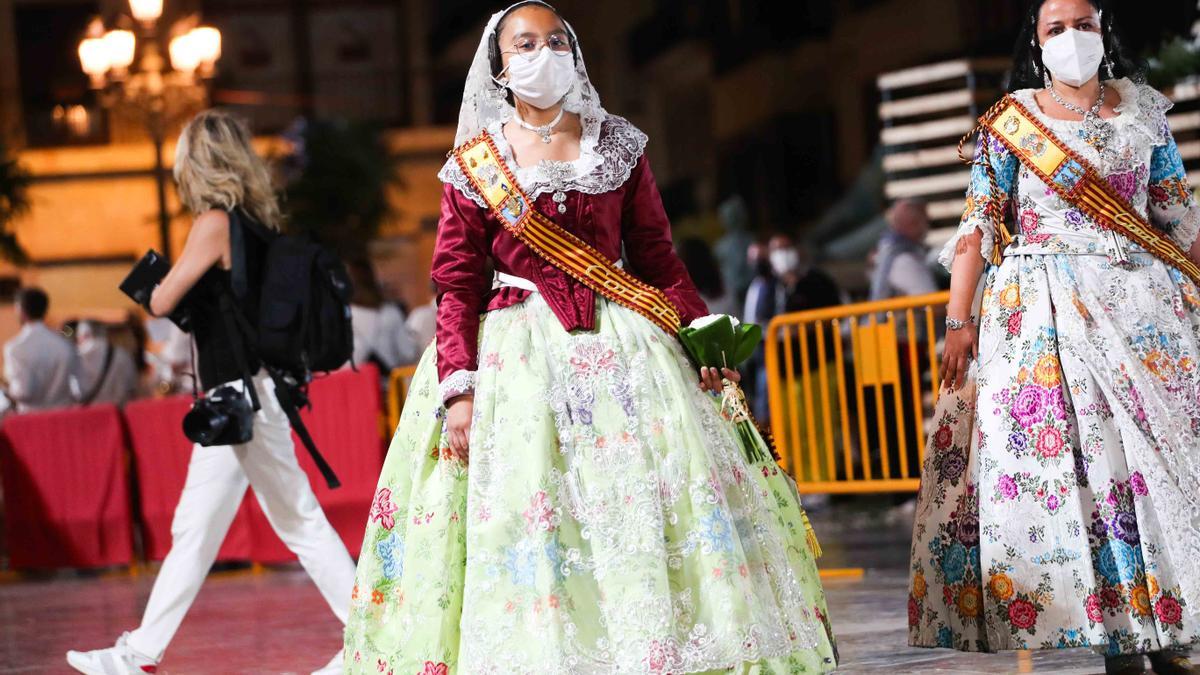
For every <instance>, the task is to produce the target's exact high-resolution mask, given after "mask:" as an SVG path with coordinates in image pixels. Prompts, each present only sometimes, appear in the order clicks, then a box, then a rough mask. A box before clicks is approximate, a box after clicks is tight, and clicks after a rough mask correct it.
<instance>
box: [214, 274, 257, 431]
mask: <svg viewBox="0 0 1200 675" xmlns="http://www.w3.org/2000/svg"><path fill="white" fill-rule="evenodd" d="M220 302H221V318H222V319H224V321H225V333H226V334H227V335H228V336H229V342H230V343H231V344H232V345H233V359H234V361H236V362H237V367H238V370H240V371H242V384H243V385H244V386H245V387H246V393H248V394H249V395H250V403H251V405H253V407H254V412H258V411H259V410H262V403H261V402H260V401H259V400H258V390H257V389H256V388H255V386H254V375H253V374H252V373H251V372H250V364H249V363H248V362H247V361H246V351H245V345H246V342H245V336H243V334H242V331H240V330H238V326H237V321H236V320H235V319H234V312H235V311H236V310H235V309H234V307H233V298H232V297H231V296H230V294H229V293H228V292H223V293H221V301H220Z"/></svg>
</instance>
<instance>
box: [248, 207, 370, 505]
mask: <svg viewBox="0 0 1200 675" xmlns="http://www.w3.org/2000/svg"><path fill="white" fill-rule="evenodd" d="M229 224H230V249H231V253H232V258H233V274H232V279H231V281H232V286H233V297H229V298H227V303H226V304H227V305H228V306H229V309H228V311H226V312H225V315H226V317H227V321H229V323H230V326H231V330H237V328H238V327H237V326H234V324H236V323H240V324H242V325H241V331H240V332H242V333H244V334H245V335H246V337H247V338H248V340H247V341H248V342H249V343H250V344H251V345H252V346H253V350H254V353H255V355H256V356H258V358H260V359H261V360H262V362H263V365H264V366H265V367H266V370H267V372H268V373H269V374H270V376H271V380H272V381H273V382H274V383H275V396H276V398H278V400H279V405H280V407H281V408H283V411H284V413H285V414H287V417H288V421H289V422H290V423H291V426H292V429H293V430H294V431H295V432H296V435H297V436H299V437H300V441H301V442H302V443H303V444H304V447H305V448H306V449H307V450H308V453H309V455H310V456H311V457H312V459H313V462H314V463H315V464H316V466H317V469H318V470H319V471H320V472H321V475H322V476H324V478H325V482H326V484H327V485H329V487H330V488H336V487H338V486H339V485H340V484H341V483H340V482H339V481H338V479H337V476H336V475H335V474H334V472H333V469H332V468H331V467H330V466H329V464H328V462H326V461H325V458H324V457H322V456H321V453H320V451H318V450H317V446H316V444H315V443H314V442H313V439H312V436H311V435H309V433H308V429H307V428H305V426H304V420H302V419H301V418H300V410H301V409H302V408H307V407H309V405H310V404H309V400H308V383H309V382H310V381H312V374H313V373H314V372H328V371H332V370H336V369H338V368H341V367H342V366H343V365H345V364H346V363H347V362H348V361H350V360H351V356H352V355H353V352H354V331H353V329H352V328H351V324H350V296H351V294H352V293H353V287H352V285H351V283H350V275H349V274H347V273H346V267H345V265H343V264H342V262H341V261H340V260H339V259H338V257H337V256H336V255H334V254H333V252H331V251H330V250H328V249H326V248H325V247H323V246H321V245H320V244H318V243H316V242H315V241H313V240H312V239H311V238H309V237H305V236H298V235H284V234H279V233H277V232H275V231H273V230H270V229H268V228H266V227H264V226H262V225H261V224H260V223H258V222H256V221H255V220H254V219H253V218H250V217H248V216H246V214H244V213H241V212H240V210H236V209H235V210H233V211H231V212H230V213H229ZM246 236H254V237H258V238H259V239H261V240H262V241H264V242H265V243H266V244H267V255H266V259H265V261H264V266H263V271H262V292H261V295H260V296H259V311H258V321H257V325H252V324H251V323H250V321H249V320H247V319H246V318H245V316H244V315H243V314H242V313H241V312H237V311H235V309H234V305H235V303H236V302H237V298H244V297H246V295H247V293H248V292H249V283H248V279H247V270H246V244H245V237H246ZM239 360H240V361H241V362H242V370H243V371H245V372H244V376H245V377H246V381H247V387H249V389H250V391H251V392H253V385H252V384H250V381H249V377H250V375H251V373H250V372H249V369H248V368H247V367H246V365H245V359H244V358H239ZM251 399H252V400H253V402H254V409H255V410H258V401H257V396H255V395H253V393H252V394H251Z"/></svg>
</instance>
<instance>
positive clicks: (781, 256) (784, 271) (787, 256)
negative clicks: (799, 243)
mask: <svg viewBox="0 0 1200 675" xmlns="http://www.w3.org/2000/svg"><path fill="white" fill-rule="evenodd" d="M767 260H769V261H770V262H771V271H773V272H774V273H775V276H778V277H784V276H787V275H789V274H792V273H793V272H799V270H800V252H799V251H797V250H796V249H795V248H792V247H788V248H777V249H775V250H774V251H771V253H770V254H768V256H767Z"/></svg>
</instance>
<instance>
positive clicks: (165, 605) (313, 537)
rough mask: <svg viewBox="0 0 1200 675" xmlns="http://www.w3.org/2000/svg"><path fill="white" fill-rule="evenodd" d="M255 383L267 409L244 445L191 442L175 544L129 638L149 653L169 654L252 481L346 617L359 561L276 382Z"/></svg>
mask: <svg viewBox="0 0 1200 675" xmlns="http://www.w3.org/2000/svg"><path fill="white" fill-rule="evenodd" d="M255 385H256V388H257V389H258V395H259V399H260V401H261V402H262V410H260V411H259V413H258V416H257V417H256V418H255V420H254V438H253V439H252V440H251V441H250V442H249V443H245V444H243V445H235V446H228V445H226V446H216V447H210V448H205V447H201V446H198V445H197V446H196V447H194V448H193V449H192V459H191V462H190V464H189V465H188V474H187V482H186V483H185V484H184V487H183V494H182V495H181V496H180V498H179V506H177V507H176V508H175V519H174V520H173V521H172V523H171V550H170V551H169V552H168V553H167V557H166V559H165V560H163V564H162V567H161V568H160V569H159V572H158V578H156V579H155V580H154V589H153V590H152V591H151V592H150V601H149V602H148V603H147V605H146V611H145V614H143V616H142V625H141V627H140V628H138V629H137V630H136V631H134V632H133V633H132V634H131V635H130V637H129V645H130V646H131V647H133V648H134V649H135V650H136V651H137V652H139V653H141V654H143V655H145V656H148V657H151V658H153V659H156V660H161V659H162V656H163V653H164V652H165V651H166V649H167V645H168V644H169V643H170V642H171V638H172V637H174V635H175V631H176V630H177V629H178V628H179V624H180V622H182V621H183V617H184V615H185V614H187V611H188V608H189V607H191V604H192V601H193V600H195V599H196V594H197V593H198V592H199V591H200V586H201V584H203V583H204V577H205V576H206V575H207V574H208V571H209V569H210V568H211V567H212V564H213V561H214V560H216V557H217V551H218V550H219V549H220V548H221V543H222V542H223V541H224V540H225V534H226V533H227V532H228V531H229V525H230V524H231V523H232V522H233V518H234V516H235V515H236V514H237V510H238V507H239V506H240V505H241V503H242V499H243V497H244V496H245V494H246V487H247V486H250V485H252V486H254V493H255V494H256V495H257V496H258V503H259V504H260V505H261V506H262V510H263V513H264V514H266V516H267V520H268V521H270V523H271V527H272V528H274V530H275V533H276V534H278V535H279V538H280V539H282V540H283V543H285V544H287V547H288V548H289V549H291V551H292V552H293V553H295V554H296V556H297V557H299V558H300V564H301V565H303V566H304V569H305V571H307V572H308V574H309V576H310V577H312V580H313V582H315V583H316V585H317V588H318V589H320V591H321V595H322V596H324V597H325V601H326V602H328V603H329V606H330V607H331V608H332V609H333V613H334V614H336V615H337V618H338V619H339V620H340V621H341V622H342V623H343V624H344V623H346V618H347V616H348V613H349V609H350V593H351V590H352V588H353V586H354V561H353V560H351V558H350V553H349V552H348V551H347V550H346V546H345V544H343V543H342V540H341V539H340V538H339V537H338V535H337V532H335V531H334V529H333V526H332V525H330V524H329V520H328V519H326V518H325V513H324V511H322V510H321V505H320V504H318V503H317V498H316V495H314V494H313V491H312V486H311V485H309V482H308V475H307V474H305V473H304V470H303V469H301V468H300V465H299V463H297V461H296V450H295V448H294V447H293V445H292V435H291V429H290V427H289V425H288V420H287V416H286V415H285V414H284V412H283V409H282V408H281V407H280V406H279V400H278V399H276V398H275V387H274V384H273V383H272V382H271V380H270V378H269V377H267V376H266V375H264V374H260V375H259V376H258V377H256V378H255ZM237 386H238V388H239V389H240V388H241V386H240V383H238V385H237Z"/></svg>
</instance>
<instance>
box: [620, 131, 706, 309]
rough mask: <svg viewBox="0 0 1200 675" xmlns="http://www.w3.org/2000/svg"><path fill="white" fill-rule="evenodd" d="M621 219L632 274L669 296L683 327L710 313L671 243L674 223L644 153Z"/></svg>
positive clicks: (633, 178) (634, 170)
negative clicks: (663, 202)
mask: <svg viewBox="0 0 1200 675" xmlns="http://www.w3.org/2000/svg"><path fill="white" fill-rule="evenodd" d="M627 185H628V189H626V191H625V203H624V206H623V213H622V217H621V238H622V240H623V241H624V243H625V257H626V258H627V259H628V260H629V264H630V266H631V268H632V269H631V270H630V271H631V272H633V274H634V275H635V276H637V277H638V278H639V279H641V280H643V281H645V282H646V283H648V284H650V285H651V286H654V287H656V288H658V289H660V290H662V292H663V293H665V294H666V296H667V299H668V300H670V301H671V304H672V305H674V306H675V309H676V310H677V311H678V312H679V318H680V319H682V320H683V325H685V326H686V325H688V324H689V323H691V322H692V320H693V319H697V318H699V317H702V316H705V315H707V314H708V307H707V306H706V305H705V304H704V301H703V300H701V299H700V294H699V292H697V291H696V286H695V284H693V283H692V278H691V277H689V276H688V273H687V269H686V268H685V267H684V266H683V261H682V260H680V259H679V256H678V255H676V253H675V246H674V245H673V244H672V242H671V221H670V220H668V219H667V212H666V210H665V209H664V208H663V204H662V197H661V196H660V195H659V193H658V185H657V184H656V183H655V182H654V174H653V173H652V172H651V171H650V162H649V161H648V160H647V159H646V155H645V154H643V155H642V156H641V157H640V158H639V159H638V161H637V165H636V166H634V168H633V172H632V173H631V174H630V176H629V182H628V183H627Z"/></svg>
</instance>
